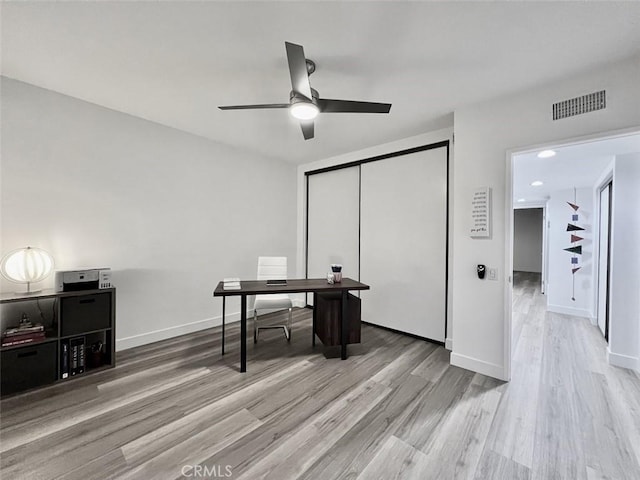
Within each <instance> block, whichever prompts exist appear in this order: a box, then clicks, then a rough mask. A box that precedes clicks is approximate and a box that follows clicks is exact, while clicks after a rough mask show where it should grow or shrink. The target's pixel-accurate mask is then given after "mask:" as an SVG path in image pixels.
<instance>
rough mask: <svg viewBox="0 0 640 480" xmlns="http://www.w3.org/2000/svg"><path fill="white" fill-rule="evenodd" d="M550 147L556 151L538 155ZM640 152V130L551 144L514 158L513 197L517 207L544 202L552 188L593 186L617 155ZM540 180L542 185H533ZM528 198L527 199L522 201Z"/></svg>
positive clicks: (554, 190) (557, 189)
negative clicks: (586, 140) (545, 155)
mask: <svg viewBox="0 0 640 480" xmlns="http://www.w3.org/2000/svg"><path fill="white" fill-rule="evenodd" d="M547 148H550V149H553V151H555V152H556V155H555V156H553V157H550V158H538V153H540V151H542V150H546V149H547ZM637 152H640V134H638V135H624V136H619V137H616V138H609V139H604V140H594V141H589V142H584V143H579V144H575V145H566V146H561V147H556V146H548V147H545V148H541V149H539V150H537V151H535V152H528V153H523V154H520V155H515V156H514V159H513V201H514V205H515V206H516V207H518V206H527V205H530V204H532V203H534V204H535V203H537V204H539V203H544V202H545V201H546V199H548V198H549V195H550V194H551V193H552V192H557V191H560V190H566V189H569V188H573V187H576V188H581V187H593V186H594V185H595V183H596V181H598V180H599V179H600V177H601V176H602V175H603V173H604V171H605V169H606V168H607V167H608V166H610V165H611V162H612V161H613V159H614V157H615V156H616V155H623V154H625V153H637ZM536 180H539V181H541V182H543V185H541V186H536V187H534V186H532V185H531V182H533V181H536ZM519 199H524V201H523V202H518V200H519Z"/></svg>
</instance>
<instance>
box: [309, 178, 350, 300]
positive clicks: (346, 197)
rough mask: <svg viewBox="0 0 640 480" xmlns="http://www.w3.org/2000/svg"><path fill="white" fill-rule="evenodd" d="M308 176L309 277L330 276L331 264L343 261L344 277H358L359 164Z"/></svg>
mask: <svg viewBox="0 0 640 480" xmlns="http://www.w3.org/2000/svg"><path fill="white" fill-rule="evenodd" d="M307 179H308V184H307V186H308V195H309V197H308V202H307V206H308V212H307V222H308V223H307V226H308V229H309V230H308V236H307V242H308V244H307V254H308V256H307V262H308V263H307V278H326V277H327V272H328V271H329V270H330V265H331V264H332V263H341V264H342V265H343V270H342V272H343V276H345V277H349V278H353V279H354V280H358V275H359V273H358V272H359V265H358V234H359V216H360V212H359V204H360V178H359V167H357V166H356V167H349V168H343V169H341V170H334V171H331V172H324V173H319V174H315V175H309V176H308V177H307ZM308 302H309V304H311V303H312V298H311V295H309V298H308Z"/></svg>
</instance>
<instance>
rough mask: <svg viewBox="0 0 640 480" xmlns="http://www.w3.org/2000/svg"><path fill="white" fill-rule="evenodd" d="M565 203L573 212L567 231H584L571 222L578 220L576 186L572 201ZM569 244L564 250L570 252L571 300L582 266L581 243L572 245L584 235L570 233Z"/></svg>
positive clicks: (574, 298) (573, 298)
mask: <svg viewBox="0 0 640 480" xmlns="http://www.w3.org/2000/svg"><path fill="white" fill-rule="evenodd" d="M567 204H568V205H569V206H570V207H571V209H572V210H573V212H574V213H572V214H571V222H572V223H568V224H567V232H578V231H581V230H582V231H584V228H583V227H580V226H579V225H575V224H574V223H573V222H578V221H580V214H579V213H578V210H579V209H580V206H579V205H578V204H577V200H576V188H575V187H573V202H567ZM570 240H571V246H570V247H567V248H565V249H564V250H565V251H567V252H569V253H571V254H572V255H571V300H572V301H574V302H575V301H576V272H577V271H578V270H580V269H581V268H582V267H581V266H580V265H579V263H578V262H579V260H578V257H577V255H582V245H574V244H575V243H577V242H579V241H581V240H584V237H579V236H578V235H575V234H573V233H571V238H570Z"/></svg>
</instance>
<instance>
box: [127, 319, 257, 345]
mask: <svg viewBox="0 0 640 480" xmlns="http://www.w3.org/2000/svg"><path fill="white" fill-rule="evenodd" d="M252 315H253V310H250V311H247V318H250V317H251V316H252ZM239 321H240V312H234V313H227V314H226V315H225V323H226V324H229V323H232V322H239ZM219 325H222V315H218V316H217V317H213V318H205V319H204V320H198V321H196V322H190V323H185V324H182V325H176V326H174V327H169V328H162V329H160V330H154V331H152V332H145V333H141V334H139V335H133V336H131V337H124V338H117V339H116V352H119V351H121V350H127V349H128V348H133V347H139V346H141V345H147V344H149V343H153V342H159V341H160V340H167V339H168V338H173V337H179V336H180V335H186V334H187V333H193V332H197V331H199V330H205V329H207V328H213V327H217V326H219Z"/></svg>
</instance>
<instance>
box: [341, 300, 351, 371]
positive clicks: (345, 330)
mask: <svg viewBox="0 0 640 480" xmlns="http://www.w3.org/2000/svg"><path fill="white" fill-rule="evenodd" d="M348 295H349V292H348V291H347V290H343V291H342V301H341V302H340V304H341V307H342V325H341V327H340V333H341V337H342V351H341V355H340V358H342V360H346V359H347V342H348V340H349V318H348V316H347V300H348Z"/></svg>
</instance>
